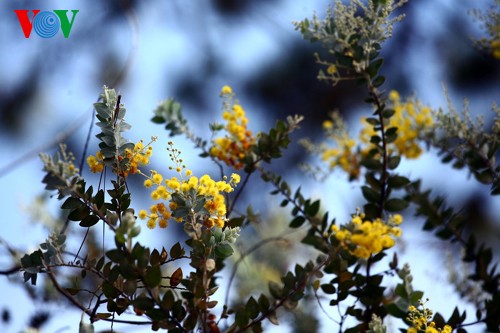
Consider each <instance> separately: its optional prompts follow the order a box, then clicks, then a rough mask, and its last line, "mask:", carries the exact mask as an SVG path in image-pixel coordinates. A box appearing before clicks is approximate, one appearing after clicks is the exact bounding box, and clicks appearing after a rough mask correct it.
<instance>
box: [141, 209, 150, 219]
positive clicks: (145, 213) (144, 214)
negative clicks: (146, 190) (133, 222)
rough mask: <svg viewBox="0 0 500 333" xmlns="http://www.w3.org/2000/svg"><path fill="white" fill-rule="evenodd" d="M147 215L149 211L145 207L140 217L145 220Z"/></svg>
mask: <svg viewBox="0 0 500 333" xmlns="http://www.w3.org/2000/svg"><path fill="white" fill-rule="evenodd" d="M146 217H148V213H147V212H146V211H145V210H144V209H141V210H140V212H139V218H140V219H141V220H145V219H146Z"/></svg>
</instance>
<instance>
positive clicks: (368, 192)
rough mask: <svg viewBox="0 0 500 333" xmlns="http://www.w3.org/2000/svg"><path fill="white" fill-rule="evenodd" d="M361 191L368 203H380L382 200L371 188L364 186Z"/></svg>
mask: <svg viewBox="0 0 500 333" xmlns="http://www.w3.org/2000/svg"><path fill="white" fill-rule="evenodd" d="M361 191H362V193H363V196H364V197H365V199H366V200H368V202H378V201H379V200H380V193H378V192H377V191H375V190H374V189H373V188H371V187H368V186H362V187H361Z"/></svg>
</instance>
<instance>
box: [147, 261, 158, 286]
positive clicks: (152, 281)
mask: <svg viewBox="0 0 500 333" xmlns="http://www.w3.org/2000/svg"><path fill="white" fill-rule="evenodd" d="M160 283H161V269H160V265H156V266H151V267H150V268H148V269H147V270H146V274H145V275H144V284H145V285H146V286H147V287H149V288H154V287H156V286H158V285H159V284H160Z"/></svg>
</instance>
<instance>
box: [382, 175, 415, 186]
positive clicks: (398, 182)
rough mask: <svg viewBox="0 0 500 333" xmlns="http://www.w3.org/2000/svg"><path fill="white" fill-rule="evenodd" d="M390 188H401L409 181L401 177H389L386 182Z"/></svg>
mask: <svg viewBox="0 0 500 333" xmlns="http://www.w3.org/2000/svg"><path fill="white" fill-rule="evenodd" d="M387 183H388V184H389V186H390V187H392V188H402V187H405V186H406V185H408V184H410V180H409V179H408V178H406V177H402V176H391V177H389V180H388V181H387Z"/></svg>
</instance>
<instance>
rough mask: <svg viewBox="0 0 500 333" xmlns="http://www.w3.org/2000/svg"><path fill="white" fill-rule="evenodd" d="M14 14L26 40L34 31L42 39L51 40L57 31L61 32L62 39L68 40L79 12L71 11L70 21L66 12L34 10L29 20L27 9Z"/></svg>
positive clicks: (16, 11)
mask: <svg viewBox="0 0 500 333" xmlns="http://www.w3.org/2000/svg"><path fill="white" fill-rule="evenodd" d="M14 12H15V13H16V15H17V18H18V20H19V24H20V25H21V28H22V29H23V33H24V37H26V38H30V35H31V31H32V30H35V32H36V34H37V35H38V36H40V37H42V38H52V37H54V36H55V35H56V34H57V33H58V32H59V29H60V30H61V31H62V33H63V35H64V38H68V37H69V35H70V33H71V28H73V23H75V18H76V14H78V12H79V10H72V11H71V13H73V16H72V17H71V21H70V20H69V18H68V15H67V14H68V11H67V10H54V11H52V12H49V11H43V12H40V10H39V9H35V10H32V11H31V12H32V13H33V15H32V18H31V20H30V18H29V15H28V12H29V10H28V9H18V10H14Z"/></svg>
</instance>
